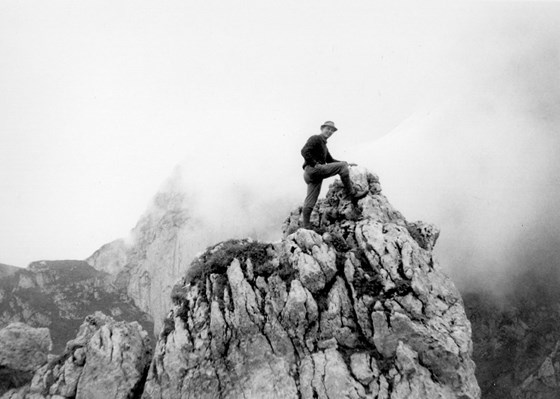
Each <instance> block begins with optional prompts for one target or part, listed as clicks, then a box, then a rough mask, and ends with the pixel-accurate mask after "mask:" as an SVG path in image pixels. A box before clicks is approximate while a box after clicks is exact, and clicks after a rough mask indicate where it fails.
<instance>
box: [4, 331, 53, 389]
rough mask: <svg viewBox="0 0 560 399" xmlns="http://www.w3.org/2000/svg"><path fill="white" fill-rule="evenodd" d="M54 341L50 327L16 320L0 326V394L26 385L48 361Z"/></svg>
mask: <svg viewBox="0 0 560 399" xmlns="http://www.w3.org/2000/svg"><path fill="white" fill-rule="evenodd" d="M51 349H52V341H51V336H50V333H49V330H48V329H47V328H33V327H30V326H28V325H26V324H24V323H12V324H10V325H8V326H7V327H4V328H2V329H0V395H2V394H3V393H4V392H5V391H7V390H9V389H11V388H16V387H19V386H21V385H24V384H25V383H27V382H28V381H30V380H31V377H32V376H33V372H34V371H35V370H36V369H38V368H39V367H40V366H42V365H43V364H45V363H46V362H47V358H48V354H49V352H50V350H51Z"/></svg>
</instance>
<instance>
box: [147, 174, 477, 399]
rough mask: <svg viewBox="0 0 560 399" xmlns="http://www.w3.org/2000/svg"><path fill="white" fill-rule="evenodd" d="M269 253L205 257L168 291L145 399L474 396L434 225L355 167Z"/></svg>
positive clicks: (264, 249) (240, 248)
mask: <svg viewBox="0 0 560 399" xmlns="http://www.w3.org/2000/svg"><path fill="white" fill-rule="evenodd" d="M351 177H352V180H353V181H354V183H355V184H356V185H357V186H360V188H363V189H368V190H369V194H368V196H367V197H365V198H363V199H361V200H360V201H359V202H358V203H356V204H354V203H352V202H351V201H349V200H348V199H347V198H346V195H345V193H344V190H343V187H342V185H341V183H340V182H339V181H335V183H334V184H333V185H332V186H331V187H330V189H329V191H328V193H327V196H326V199H324V200H321V201H320V202H319V203H318V204H317V206H316V209H315V212H314V214H313V218H312V221H313V222H314V223H315V225H316V229H315V231H312V230H305V229H299V228H298V225H299V219H300V210H296V211H294V212H293V213H292V214H291V215H290V217H289V218H288V219H287V220H286V223H285V225H284V238H283V239H282V240H281V241H278V242H274V243H261V242H255V241H251V240H231V241H227V242H223V243H220V244H218V245H215V246H213V247H211V248H209V249H208V250H207V251H206V252H205V253H204V254H202V255H201V256H199V257H198V258H196V259H195V260H194V262H193V263H192V264H191V266H190V268H189V270H188V272H187V274H186V275H185V276H184V277H183V278H182V280H181V281H180V282H179V283H178V284H177V285H176V286H175V287H174V288H173V291H172V295H171V299H172V301H173V307H172V309H171V310H170V312H169V314H168V316H167V318H166V319H165V322H164V326H163V330H162V332H161V334H160V336H159V339H158V342H157V345H156V349H155V354H154V358H153V360H152V363H151V366H150V369H149V373H148V375H147V379H146V383H145V386H144V388H143V394H142V397H143V398H146V399H160V398H216V399H218V398H220V399H222V398H303V399H307V398H320V399H323V398H324V399H327V398H378V399H386V398H392V399H400V398H442V399H443V398H446V399H447V398H462V399H474V398H479V397H480V389H479V387H478V384H477V381H476V378H475V366H474V363H473V361H472V359H471V356H472V341H471V325H470V323H469V321H468V320H467V318H466V316H465V310H464V307H463V301H462V299H461V296H460V294H459V292H458V291H457V289H456V288H455V286H454V284H453V283H452V281H451V280H450V279H449V278H447V277H446V276H445V274H444V273H443V272H442V271H441V269H440V267H439V266H438V264H437V262H436V261H435V260H434V257H433V254H432V248H433V246H434V245H435V242H436V240H437V238H438V234H439V231H438V229H437V228H436V227H435V226H433V225H430V224H426V223H423V222H414V223H411V222H408V221H407V220H406V219H405V218H404V217H403V216H402V215H401V214H400V213H399V212H398V211H397V210H395V209H394V208H393V207H392V206H391V204H390V203H389V202H388V200H387V198H386V197H385V196H384V195H383V194H382V193H381V187H380V184H379V180H378V178H377V177H376V176H375V175H373V174H371V173H369V172H367V171H365V170H363V169H360V168H352V170H351Z"/></svg>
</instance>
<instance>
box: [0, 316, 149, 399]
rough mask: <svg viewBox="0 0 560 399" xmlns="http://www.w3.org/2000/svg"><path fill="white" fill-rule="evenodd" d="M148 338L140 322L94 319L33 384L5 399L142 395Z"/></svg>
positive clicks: (38, 373) (111, 398)
mask: <svg viewBox="0 0 560 399" xmlns="http://www.w3.org/2000/svg"><path fill="white" fill-rule="evenodd" d="M151 352H152V349H151V344H150V338H149V337H148V333H147V332H146V331H145V330H144V329H142V327H141V326H140V324H138V323H136V322H131V323H127V322H123V321H115V320H114V319H113V318H112V317H109V316H106V315H104V314H103V313H101V312H96V313H95V314H94V315H91V316H88V317H87V318H86V320H85V322H84V323H83V324H82V325H81V327H80V331H79V333H78V335H77V336H76V338H75V339H73V340H71V341H69V342H68V344H67V346H66V351H65V353H64V354H63V355H61V356H57V357H55V358H54V359H51V360H50V361H49V362H48V363H47V364H45V365H44V366H42V367H41V368H39V369H38V370H37V371H36V372H35V374H34V375H33V379H32V381H31V383H30V384H28V385H25V386H23V387H20V388H19V389H14V390H11V391H8V392H6V393H5V394H4V396H2V399H43V398H57V399H62V398H77V399H80V398H100V399H101V398H102V399H121V398H122V399H125V398H132V397H137V396H138V395H139V393H141V391H142V388H143V384H144V381H145V377H146V374H147V371H148V366H149V364H150V359H151Z"/></svg>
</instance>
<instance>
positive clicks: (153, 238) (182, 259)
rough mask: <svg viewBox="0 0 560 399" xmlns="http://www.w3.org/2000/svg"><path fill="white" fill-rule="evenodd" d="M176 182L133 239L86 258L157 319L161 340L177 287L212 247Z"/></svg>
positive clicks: (163, 192) (160, 196) (160, 194)
mask: <svg viewBox="0 0 560 399" xmlns="http://www.w3.org/2000/svg"><path fill="white" fill-rule="evenodd" d="M176 178H178V177H172V178H171V179H170V181H168V182H167V185H166V186H165V187H164V188H163V189H162V190H161V191H160V192H158V193H157V195H156V196H155V197H154V199H153V201H152V204H151V206H150V207H149V209H148V211H147V212H146V213H145V214H144V215H143V216H142V217H141V218H140V220H139V221H138V223H137V225H136V226H135V227H134V229H132V231H131V233H130V235H131V238H130V240H127V241H125V240H122V239H121V240H116V241H113V242H111V243H108V244H105V245H103V246H102V247H101V248H99V249H98V250H97V251H95V253H93V254H92V255H91V256H90V257H89V258H87V259H86V261H87V262H88V264H89V265H91V266H92V267H94V268H96V269H97V270H101V271H104V272H107V273H109V274H110V275H111V276H112V279H113V281H114V282H115V284H116V285H117V286H118V287H119V288H121V289H123V290H124V291H125V292H126V293H127V295H128V296H129V297H130V298H132V300H133V301H134V304H135V305H136V306H138V307H139V308H140V309H142V310H143V311H144V312H146V313H148V314H150V315H151V317H152V320H153V321H154V329H153V331H154V334H155V335H156V336H157V334H159V332H160V331H161V327H162V323H163V319H164V316H165V314H166V312H167V310H168V309H169V308H170V307H171V300H170V294H171V289H172V288H173V285H174V284H175V282H176V281H177V280H178V279H179V278H180V277H181V275H182V274H183V273H184V272H185V271H186V269H187V268H188V265H189V263H190V261H191V260H192V259H193V257H194V255H195V254H196V253H198V252H199V251H200V249H201V248H205V246H206V245H207V244H206V245H202V244H201V243H200V241H201V240H203V237H201V235H200V234H199V232H198V230H197V222H196V220H194V219H193V218H191V217H190V216H189V212H188V210H187V209H186V205H185V194H184V193H183V192H182V191H181V190H180V189H178V188H177V187H176V185H177V183H176V182H174V179H176Z"/></svg>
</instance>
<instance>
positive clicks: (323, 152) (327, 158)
mask: <svg viewBox="0 0 560 399" xmlns="http://www.w3.org/2000/svg"><path fill="white" fill-rule="evenodd" d="M301 155H302V156H303V159H304V160H305V163H304V164H303V168H304V169H305V167H306V166H315V165H316V164H318V163H319V164H325V163H331V162H339V161H337V160H336V159H334V158H333V157H332V156H331V154H330V152H329V149H328V148H327V139H326V138H324V137H323V136H321V135H320V134H317V135H315V136H311V137H309V140H307V143H305V145H304V146H303V148H302V149H301Z"/></svg>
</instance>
